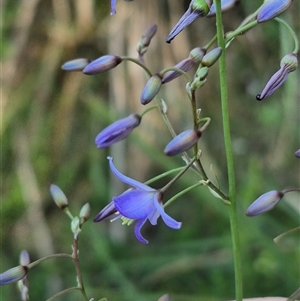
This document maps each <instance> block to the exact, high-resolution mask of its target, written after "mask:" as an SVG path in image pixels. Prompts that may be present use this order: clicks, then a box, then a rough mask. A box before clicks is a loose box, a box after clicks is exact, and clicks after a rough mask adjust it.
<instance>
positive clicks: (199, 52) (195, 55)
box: [190, 47, 206, 64]
mask: <svg viewBox="0 0 300 301" xmlns="http://www.w3.org/2000/svg"><path fill="white" fill-rule="evenodd" d="M205 53H206V49H204V48H200V47H197V48H194V49H192V50H191V52H190V58H191V59H192V60H193V63H196V64H200V63H201V61H202V59H203V57H204V55H205Z"/></svg>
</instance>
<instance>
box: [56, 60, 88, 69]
mask: <svg viewBox="0 0 300 301" xmlns="http://www.w3.org/2000/svg"><path fill="white" fill-rule="evenodd" d="M90 62H91V61H90V60H88V59H84V58H80V59H75V60H71V61H68V62H65V63H64V64H63V65H62V66H61V69H62V70H65V71H82V70H83V69H84V68H85V67H86V66H87V65H88V64H89V63H90Z"/></svg>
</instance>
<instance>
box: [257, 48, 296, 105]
mask: <svg viewBox="0 0 300 301" xmlns="http://www.w3.org/2000/svg"><path fill="white" fill-rule="evenodd" d="M297 66H298V60H297V56H296V54H294V53H289V54H287V55H285V56H284V57H283V58H282V60H281V62H280V69H279V70H278V71H277V72H276V73H274V75H273V76H272V77H271V78H270V79H269V81H268V82H267V84H266V86H265V87H264V89H263V91H262V92H261V93H260V94H257V95H256V99H257V100H263V99H264V98H266V97H268V96H270V95H271V94H272V93H273V92H275V91H276V90H277V89H278V88H279V87H280V86H281V85H282V84H283V83H284V82H285V81H286V79H287V76H288V74H289V73H290V72H293V71H295V70H296V68H297Z"/></svg>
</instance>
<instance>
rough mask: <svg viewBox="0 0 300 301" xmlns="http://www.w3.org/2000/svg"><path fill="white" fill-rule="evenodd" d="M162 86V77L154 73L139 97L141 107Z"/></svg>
mask: <svg viewBox="0 0 300 301" xmlns="http://www.w3.org/2000/svg"><path fill="white" fill-rule="evenodd" d="M161 85H162V76H161V75H160V74H159V73H156V74H155V75H153V76H152V77H150V78H149V79H148V81H147V83H146V85H145V87H144V90H143V92H142V95H141V103H142V104H143V105H146V104H148V103H149V102H150V101H151V100H152V99H153V98H154V97H155V96H156V94H157V93H158V92H159V90H160V87H161Z"/></svg>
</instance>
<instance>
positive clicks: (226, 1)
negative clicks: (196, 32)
mask: <svg viewBox="0 0 300 301" xmlns="http://www.w3.org/2000/svg"><path fill="white" fill-rule="evenodd" d="M239 2H240V0H222V1H221V10H222V12H224V11H227V10H229V9H231V8H233V7H234V6H235V5H237V4H238V3H239ZM215 15H216V8H215V5H214V4H213V5H212V6H211V7H210V11H209V13H208V14H207V16H206V17H212V16H215Z"/></svg>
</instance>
